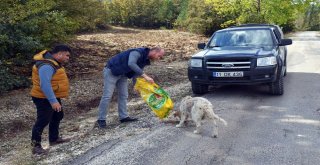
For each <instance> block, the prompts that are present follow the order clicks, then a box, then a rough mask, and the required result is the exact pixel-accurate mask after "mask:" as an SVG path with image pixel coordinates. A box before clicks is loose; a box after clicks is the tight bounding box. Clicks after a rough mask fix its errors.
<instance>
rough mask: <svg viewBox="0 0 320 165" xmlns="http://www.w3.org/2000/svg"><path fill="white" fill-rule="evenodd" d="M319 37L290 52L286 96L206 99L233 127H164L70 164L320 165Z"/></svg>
mask: <svg viewBox="0 0 320 165" xmlns="http://www.w3.org/2000/svg"><path fill="white" fill-rule="evenodd" d="M319 34H320V33H316V32H300V33H296V34H294V35H293V36H292V39H293V44H292V45H291V46H288V61H287V64H288V73H287V76H286V77H285V80H284V84H285V93H284V95H282V96H272V95H269V94H268V93H267V90H268V89H267V87H265V86H228V87H222V88H219V89H216V90H214V91H211V92H210V93H208V94H206V95H205V96H204V97H206V98H208V99H209V100H210V101H212V103H213V105H214V106H215V110H216V113H217V114H218V115H219V116H221V117H222V118H224V119H225V120H226V121H227V122H228V126H223V125H222V124H221V123H220V124H219V136H218V138H211V137H210V134H211V131H212V130H211V129H210V127H209V126H208V124H205V128H204V129H203V133H202V134H201V135H195V134H193V133H192V132H193V129H194V127H192V126H191V127H186V128H175V127H174V126H173V125H166V126H159V127H158V128H156V129H154V131H152V132H149V133H148V134H143V135H139V136H136V137H134V138H130V139H128V140H121V141H120V140H113V141H106V142H105V143H104V144H102V145H100V146H99V147H98V148H94V149H92V150H90V151H89V152H88V153H86V154H84V155H82V156H81V157H78V158H75V159H74V160H71V161H68V162H66V164H77V165H78V164H130V165H131V164H139V165H153V164H154V165H187V164H194V165H200V164H201V165H205V164H224V165H229V164H230V165H233V164H236V165H239V164H241V165H243V164H254V165H256V164H263V165H266V164H270V165H278V164H281V165H282V164H288V165H292V164H299V165H300V164H301V165H315V164H320V121H319V119H320V94H319V92H320V83H319V82H320V38H319V37H316V35H319Z"/></svg>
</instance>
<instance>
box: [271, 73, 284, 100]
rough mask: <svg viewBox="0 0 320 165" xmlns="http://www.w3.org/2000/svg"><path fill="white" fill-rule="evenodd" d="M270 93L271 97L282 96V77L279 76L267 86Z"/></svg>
mask: <svg viewBox="0 0 320 165" xmlns="http://www.w3.org/2000/svg"><path fill="white" fill-rule="evenodd" d="M269 90H270V93H271V94H273V95H282V94H283V76H280V78H279V79H278V80H276V81H275V82H272V83H270V84H269Z"/></svg>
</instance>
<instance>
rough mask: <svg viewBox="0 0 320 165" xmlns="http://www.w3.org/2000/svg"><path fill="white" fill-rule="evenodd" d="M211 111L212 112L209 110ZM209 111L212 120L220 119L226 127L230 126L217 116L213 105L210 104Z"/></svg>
mask: <svg viewBox="0 0 320 165" xmlns="http://www.w3.org/2000/svg"><path fill="white" fill-rule="evenodd" d="M209 109H210V110H209ZM209 109H208V110H207V113H208V116H210V117H211V118H212V119H214V118H215V119H218V120H219V121H221V122H222V123H223V124H224V125H225V126H226V125H228V123H227V122H226V121H225V120H224V119H223V118H221V117H219V116H218V115H217V114H215V113H214V112H213V105H212V104H211V103H210V104H209Z"/></svg>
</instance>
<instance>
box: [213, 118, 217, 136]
mask: <svg viewBox="0 0 320 165" xmlns="http://www.w3.org/2000/svg"><path fill="white" fill-rule="evenodd" d="M212 120H213V125H214V127H213V134H212V136H213V138H217V137H218V125H217V122H216V120H215V119H212Z"/></svg>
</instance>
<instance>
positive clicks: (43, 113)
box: [31, 97, 63, 146]
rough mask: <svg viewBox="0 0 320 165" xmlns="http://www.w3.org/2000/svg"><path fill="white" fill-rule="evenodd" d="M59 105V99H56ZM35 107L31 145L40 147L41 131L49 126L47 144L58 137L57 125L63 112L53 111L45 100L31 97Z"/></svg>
mask: <svg viewBox="0 0 320 165" xmlns="http://www.w3.org/2000/svg"><path fill="white" fill-rule="evenodd" d="M57 100H58V101H59V103H60V104H61V100H60V98H57ZM32 101H33V103H34V104H35V105H36V107H37V120H36V122H35V124H34V126H33V128H32V137H31V141H32V145H33V146H41V135H42V132H43V129H44V128H45V127H46V126H47V125H48V124H49V142H54V141H56V140H57V139H58V137H59V125H60V121H61V120H62V118H63V111H60V112H57V111H54V110H53V109H52V107H51V104H50V103H49V101H48V100H47V99H43V98H36V97H32Z"/></svg>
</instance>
